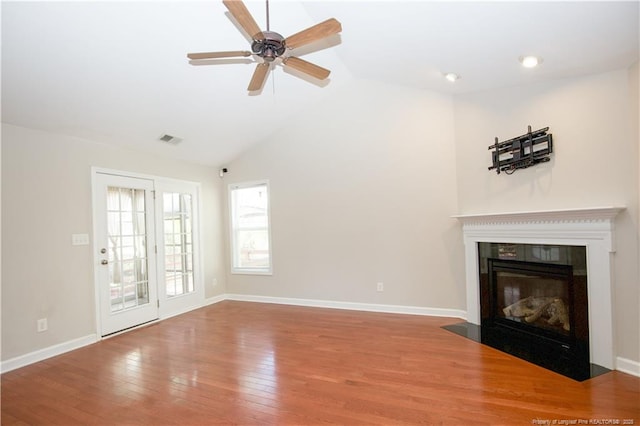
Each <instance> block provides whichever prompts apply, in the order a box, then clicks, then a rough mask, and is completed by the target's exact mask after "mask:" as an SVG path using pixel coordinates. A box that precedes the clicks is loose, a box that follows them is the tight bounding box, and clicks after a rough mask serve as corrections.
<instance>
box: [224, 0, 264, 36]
mask: <svg viewBox="0 0 640 426" xmlns="http://www.w3.org/2000/svg"><path fill="white" fill-rule="evenodd" d="M222 3H224V5H225V6H226V7H227V9H229V12H230V13H231V15H233V17H234V18H236V21H238V24H240V26H241V27H242V28H243V29H244V30H245V31H246V32H247V34H249V36H250V37H252V38H253V39H256V40H262V39H264V36H263V35H262V31H261V30H260V27H259V26H258V24H256V21H255V20H254V19H253V16H251V13H249V10H248V9H247V7H246V6H245V5H244V3H242V2H241V1H240V0H222Z"/></svg>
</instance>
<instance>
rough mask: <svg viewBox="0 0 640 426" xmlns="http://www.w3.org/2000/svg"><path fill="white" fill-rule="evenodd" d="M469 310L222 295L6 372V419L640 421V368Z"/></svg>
mask: <svg viewBox="0 0 640 426" xmlns="http://www.w3.org/2000/svg"><path fill="white" fill-rule="evenodd" d="M459 321H460V320H458V319H452V318H434V317H423V316H412V315H395V314H381V313H369V312H356V311H343V310H335V309H320V308H306V307H296V306H284V305H273V304H259V303H247V302H232V301H225V302H221V303H218V304H215V305H212V306H209V307H206V308H202V309H199V310H197V311H193V312H190V313H188V314H185V315H181V316H179V317H175V318H171V319H168V320H165V321H162V322H160V323H157V324H154V325H151V326H148V327H145V328H142V329H138V330H135V331H131V332H129V333H126V334H122V335H119V336H116V337H113V338H111V339H106V340H103V341H101V342H99V343H96V344H94V345H91V346H87V347H84V348H82V349H79V350H76V351H73V352H70V353H67V354H64V355H60V356H58V357H55V358H51V359H49V360H46V361H42V362H39V363H37V364H33V365H30V366H27V367H24V368H21V369H18V370H14V371H11V372H8V373H5V374H3V375H2V424H3V425H24V424H47V425H49V424H64V425H73V424H118V425H120V424H145V425H147V424H153V425H165V424H180V425H189V424H193V425H211V424H242V425H266V424H280V425H315V424H320V423H332V424H344V425H365V424H379V425H390V424H430V425H431V424H447V425H519V424H522V425H531V424H544V423H543V422H546V421H547V420H548V421H550V423H551V422H553V420H556V421H557V424H563V422H566V421H575V422H576V423H573V424H580V423H579V422H581V421H584V422H587V423H582V424H625V423H624V422H625V421H627V423H626V424H640V378H637V377H633V376H630V375H627V374H624V373H620V372H616V371H614V372H611V373H607V374H604V375H602V376H598V377H596V378H594V379H591V380H587V381H585V382H576V381H573V380H571V379H568V378H566V377H564V376H561V375H559V374H556V373H553V372H551V371H548V370H545V369H542V368H540V367H537V366H535V365H533V364H529V363H527V362H525V361H522V360H520V359H517V358H514V357H512V356H510V355H507V354H504V353H502V352H499V351H497V350H495V349H492V348H489V347H486V346H483V345H481V344H478V343H476V342H474V341H472V340H469V339H466V338H464V337H461V336H458V335H456V334H454V333H451V332H449V331H446V330H443V329H441V328H440V327H441V326H442V325H446V324H452V323H456V322H459ZM610 421H612V422H613V423H603V422H610ZM589 422H590V423H589ZM598 422H600V423H598ZM615 422H618V423H615ZM632 422H633V423H632ZM551 424H552V423H551ZM564 424H570V423H564Z"/></svg>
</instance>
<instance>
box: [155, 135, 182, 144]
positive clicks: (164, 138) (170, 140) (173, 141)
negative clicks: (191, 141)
mask: <svg viewBox="0 0 640 426" xmlns="http://www.w3.org/2000/svg"><path fill="white" fill-rule="evenodd" d="M159 139H160V141H162V142H164V143H168V144H171V145H178V144H179V143H180V142H182V139H181V138H177V137H175V136H171V135H167V134H164V135H162V136H160V138H159Z"/></svg>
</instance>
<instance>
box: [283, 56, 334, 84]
mask: <svg viewBox="0 0 640 426" xmlns="http://www.w3.org/2000/svg"><path fill="white" fill-rule="evenodd" d="M282 63H283V64H285V65H286V66H288V67H291V68H293V69H294V70H297V71H300V72H302V73H305V74H307V75H310V76H311V77H314V78H317V79H318V80H324V79H325V78H327V77H329V74H331V71H329V70H328V69H326V68H322V67H321V66H318V65H316V64H312V63H311V62H308V61H305V60H304V59H300V58H296V57H294V56H289V57H288V58H285V59H284V60H283V61H282Z"/></svg>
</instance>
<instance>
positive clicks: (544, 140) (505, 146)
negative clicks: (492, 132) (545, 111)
mask: <svg viewBox="0 0 640 426" xmlns="http://www.w3.org/2000/svg"><path fill="white" fill-rule="evenodd" d="M548 130H549V128H548V127H545V128H544V129H540V130H535V131H531V126H528V131H527V133H525V134H524V135H521V136H517V137H515V138H512V139H509V140H506V141H503V142H498V138H497V137H496V139H495V143H494V144H493V145H490V146H489V148H488V149H489V150H491V151H492V153H491V159H492V161H493V165H491V167H489V170H493V169H496V173H497V174H500V172H505V173H506V174H509V175H510V174H512V173H513V172H515V171H516V170H518V169H526V168H527V167H531V166H535V165H536V164H539V163H546V162H547V161H549V160H550V158H549V155H550V154H551V153H552V152H553V138H552V137H551V133H547V131H548Z"/></svg>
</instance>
